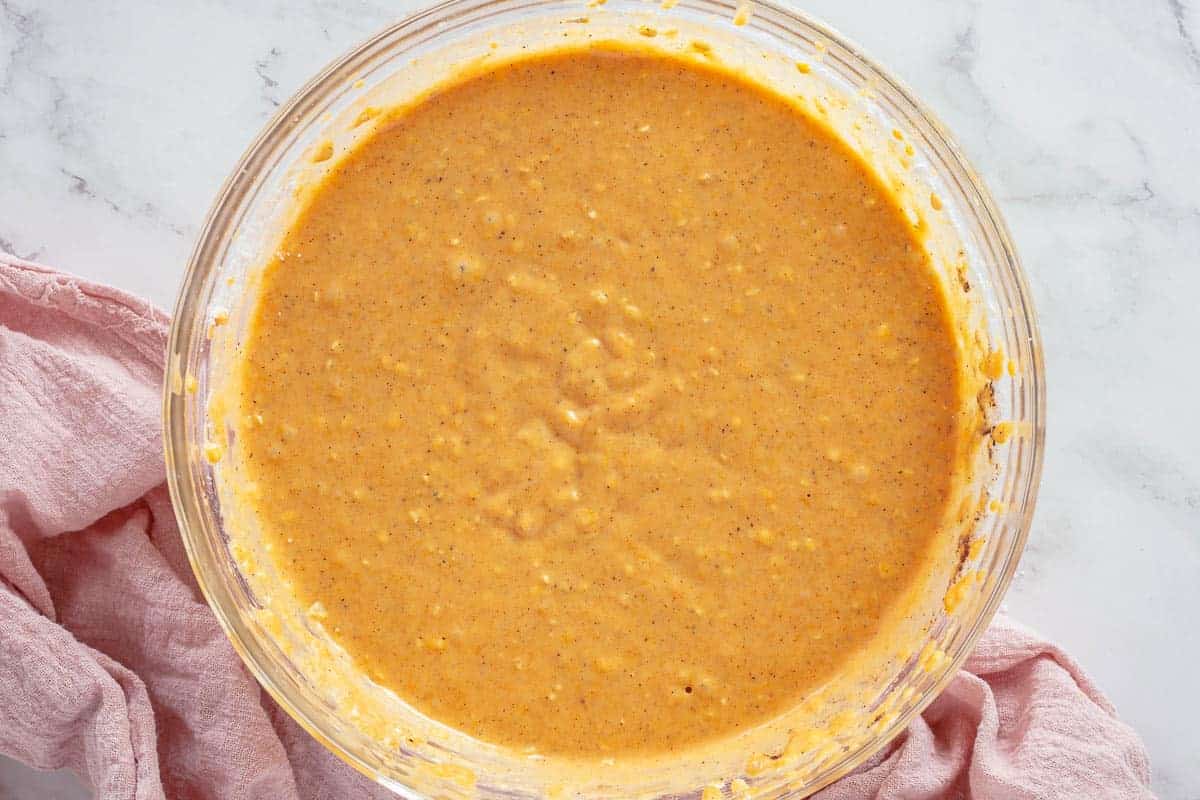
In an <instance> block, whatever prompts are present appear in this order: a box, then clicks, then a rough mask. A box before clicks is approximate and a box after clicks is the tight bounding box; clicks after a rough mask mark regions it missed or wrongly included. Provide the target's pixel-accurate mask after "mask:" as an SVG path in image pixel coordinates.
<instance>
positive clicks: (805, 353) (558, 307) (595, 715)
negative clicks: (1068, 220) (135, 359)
mask: <svg viewBox="0 0 1200 800" xmlns="http://www.w3.org/2000/svg"><path fill="white" fill-rule="evenodd" d="M697 62H698V60H697ZM697 62H692V61H684V60H677V59H675V58H673V57H667V56H654V55H649V54H639V53H636V52H634V51H616V50H596V49H592V50H580V51H573V52H566V53H558V54H543V55H539V56H531V57H529V58H527V59H525V60H521V61H518V62H515V63H512V64H509V65H506V66H503V67H500V68H497V69H494V70H492V71H481V72H476V73H473V74H471V75H469V76H466V77H464V78H463V79H462V80H461V81H460V82H458V83H456V84H454V85H452V86H450V87H449V88H445V89H443V90H441V91H439V92H438V93H436V94H434V95H432V96H430V97H429V98H427V99H425V100H424V101H422V102H420V103H418V104H417V105H415V106H414V107H412V108H409V109H407V110H404V111H402V112H396V113H395V114H394V115H393V116H392V117H391V118H389V119H387V120H384V121H383V122H382V123H381V124H380V125H379V127H378V128H377V130H376V131H375V132H374V133H373V134H372V135H370V137H369V138H368V139H367V140H366V141H365V142H364V143H362V144H361V145H359V146H358V147H357V148H356V149H355V150H354V152H352V153H350V154H349V155H348V156H347V157H346V158H345V159H344V160H343V161H341V162H340V163H338V164H337V165H336V166H335V167H334V168H333V169H332V170H331V172H330V173H329V174H328V176H327V177H326V178H325V179H324V180H323V183H322V184H321V185H320V186H319V187H318V189H317V190H316V191H315V192H314V194H313V195H312V197H311V199H310V201H309V204H308V206H307V207H306V208H305V209H304V210H303V211H302V213H301V214H300V215H299V217H298V219H297V221H296V223H295V224H294V226H293V227H292V229H291V230H290V231H288V232H287V235H286V237H285V241H284V243H283V246H282V247H281V248H280V250H279V253H278V254H277V256H276V257H275V260H273V261H272V262H271V263H270V264H268V265H267V268H266V271H265V273H264V275H263V283H262V293H261V298H260V299H259V301H258V305H257V308H256V311H255V314H254V317H253V320H252V325H251V330H250V332H249V335H248V341H247V343H246V345H245V350H244V352H245V356H244V358H245V361H244V374H243V377H242V378H241V382H240V388H239V391H240V404H241V408H242V411H243V412H244V413H245V415H246V417H247V422H246V424H244V425H242V426H240V429H239V431H238V435H239V446H240V447H241V448H242V452H243V453H244V456H243V458H244V461H245V464H246V468H247V470H248V473H249V474H248V477H250V478H251V479H253V480H254V481H256V482H257V483H258V485H259V488H260V492H259V494H258V500H257V512H258V515H259V516H260V518H261V520H262V524H263V527H264V530H265V535H266V536H267V538H268V540H269V541H270V543H271V545H272V548H273V555H274V556H275V558H276V560H277V562H278V566H279V569H280V570H282V571H283V572H284V573H286V574H287V575H288V576H289V577H290V578H291V579H292V580H293V581H294V583H295V587H296V591H297V593H298V595H299V599H300V601H301V602H302V603H303V604H305V605H306V606H307V605H309V604H314V603H315V604H318V605H316V606H315V607H314V612H315V613H318V614H319V615H320V616H322V618H323V622H324V624H325V626H326V628H327V629H328V630H329V631H330V632H331V634H332V635H333V636H334V637H335V638H336V640H337V641H338V642H339V643H340V644H341V645H342V646H344V647H345V648H346V650H347V651H348V652H349V653H350V654H351V655H352V656H353V657H354V658H355V659H357V661H358V662H359V663H360V664H361V666H362V668H363V669H364V670H365V671H366V672H367V673H368V674H369V675H370V676H371V677H372V678H373V679H374V680H376V681H377V682H379V683H380V684H383V685H385V686H388V687H390V688H392V689H393V690H395V691H396V692H397V693H398V694H399V695H400V696H401V697H403V698H404V699H406V700H407V701H409V702H411V703H412V704H413V705H414V706H416V707H417V708H418V709H420V710H422V711H423V712H425V713H427V714H428V715H430V716H431V717H433V718H435V719H437V720H440V721H443V722H445V723H447V724H449V725H452V726H454V727H456V728H459V729H461V730H463V731H465V732H467V733H469V734H472V735H474V736H477V737H479V738H481V739H484V740H487V741H491V742H495V743H499V744H504V745H512V746H517V747H532V748H536V749H537V750H539V751H541V752H545V753H558V754H569V755H578V756H594V755H599V754H611V753H651V752H665V751H668V750H672V749H676V748H681V747H685V746H687V745H689V744H694V743H697V742H699V741H702V740H709V739H712V738H714V737H718V736H722V735H726V734H730V733H732V732H735V731H737V730H740V729H743V728H746V727H748V726H751V725H753V724H755V723H758V722H761V721H764V720H766V719H768V718H770V717H773V716H775V715H777V714H779V713H781V712H783V711H785V710H786V709H788V708H789V707H790V706H792V705H794V704H795V703H797V702H798V701H799V700H800V699H801V698H803V697H804V695H805V693H806V692H807V691H809V690H811V689H813V688H814V687H815V686H817V685H819V684H820V683H821V682H822V681H824V680H826V679H828V678H829V677H830V676H831V675H833V674H834V673H835V672H836V671H837V670H838V668H839V665H841V664H842V663H843V662H844V660H845V659H846V657H847V655H848V654H850V653H852V652H854V651H855V650H856V649H858V648H862V647H866V646H869V645H870V643H871V642H872V640H873V639H874V638H875V637H877V636H878V635H879V634H880V628H881V625H882V624H883V622H882V621H883V620H884V619H885V615H886V612H887V611H888V610H889V608H890V607H891V605H892V604H894V603H895V602H896V598H898V597H899V596H901V595H902V594H903V592H904V591H905V589H906V588H907V587H909V586H911V585H912V584H913V582H914V580H916V579H917V578H918V577H919V576H920V575H921V571H922V569H923V565H924V564H925V563H926V561H927V558H928V557H929V555H930V549H931V548H932V547H933V545H934V542H935V541H937V536H936V532H937V530H938V526H939V524H940V521H941V517H942V514H943V510H944V506H945V505H946V503H947V502H948V497H947V495H948V492H949V487H950V482H951V477H952V475H953V473H954V470H955V469H956V463H955V458H956V454H955V444H954V443H955V436H956V428H955V426H956V417H955V410H956V408H958V399H957V394H956V392H957V391H958V384H957V382H956V375H957V372H958V370H957V362H956V359H957V355H956V350H955V346H954V343H953V337H952V333H951V324H950V319H949V317H948V313H947V309H946V306H945V304H944V300H943V296H942V294H941V290H940V288H939V286H938V284H937V281H936V279H935V277H934V275H933V272H932V270H931V268H930V265H929V263H928V258H927V256H926V255H925V251H924V250H923V248H922V247H921V245H920V244H919V242H918V240H917V239H916V236H915V232H914V230H913V227H912V224H911V223H910V222H909V221H908V220H907V219H906V218H905V217H904V216H903V215H902V213H901V212H900V210H899V208H898V206H897V205H896V203H895V202H894V201H893V199H892V197H891V196H890V194H889V193H888V191H886V190H885V189H884V188H883V187H882V186H881V185H880V184H879V183H878V182H877V181H876V180H875V178H873V177H872V176H871V174H870V173H869V172H868V169H867V168H866V167H865V166H864V165H863V163H861V161H860V160H859V159H858V157H856V156H855V155H853V154H852V153H851V151H850V150H849V149H848V148H847V147H846V146H845V145H844V144H843V143H842V142H841V141H839V140H838V139H837V138H835V136H834V135H833V134H832V133H830V132H829V131H828V130H827V129H826V128H825V127H824V126H823V125H822V124H820V123H818V122H816V121H814V120H813V119H811V118H809V117H808V116H806V115H805V114H804V113H802V112H801V111H800V110H798V109H797V108H796V107H794V106H793V105H791V104H789V103H788V102H786V101H784V100H782V99H781V98H779V97H777V96H775V95H773V94H771V93H769V92H768V91H767V90H765V89H763V88H760V87H758V86H756V85H754V84H751V83H749V82H747V81H746V80H744V79H742V78H740V77H738V76H736V75H734V74H730V73H727V72H724V71H722V70H721V69H719V68H717V67H715V66H712V65H705V64H701V63H697Z"/></svg>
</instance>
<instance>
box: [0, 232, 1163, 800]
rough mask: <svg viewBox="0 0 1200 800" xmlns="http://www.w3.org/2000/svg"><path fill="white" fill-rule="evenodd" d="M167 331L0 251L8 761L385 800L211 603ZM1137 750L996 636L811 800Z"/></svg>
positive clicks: (0, 678)
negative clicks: (166, 463) (255, 660)
mask: <svg viewBox="0 0 1200 800" xmlns="http://www.w3.org/2000/svg"><path fill="white" fill-rule="evenodd" d="M166 326H167V317H166V315H164V314H163V313H162V312H161V311H158V310H156V309H155V308H153V307H152V306H151V305H150V304H149V303H147V302H145V301H143V300H139V299H137V298H135V297H131V296H129V295H127V294H125V293H123V292H121V291H118V290H115V289H110V288H106V287H102V286H97V285H94V284H89V283H87V282H85V281H82V280H78V279H75V278H72V277H69V276H67V275H63V274H60V273H57V272H53V271H51V270H48V269H46V268H44V267H40V266H37V265H34V264H30V263H27V262H24V261H21V260H19V259H15V258H13V257H11V256H6V255H4V254H3V253H0V753H3V754H5V755H8V756H10V757H13V758H16V759H18V760H20V761H23V762H25V763H26V764H29V765H31V766H33V767H37V768H39V769H54V768H60V767H69V768H70V769H72V770H74V771H75V772H77V773H78V774H79V775H80V776H81V778H82V779H83V780H84V782H85V783H87V784H89V785H90V786H91V787H92V788H93V790H94V792H95V795H96V796H97V797H98V798H103V800H134V799H135V798H136V800H153V798H171V799H172V800H184V799H185V798H186V799H187V800H193V799H195V800H208V799H209V798H211V799H212V800H240V799H241V798H254V799H255V800H257V799H258V798H262V799H263V800H293V799H297V800H298V799H299V798H305V799H306V800H307V799H308V798H314V799H315V798H319V799H320V800H342V798H355V800H357V799H358V798H387V797H391V796H392V795H391V794H390V793H388V792H387V791H385V790H384V789H382V788H380V787H378V786H375V785H374V784H372V783H370V782H369V781H368V780H367V779H366V778H363V777H362V776H360V775H359V774H358V773H356V772H355V771H354V770H352V769H351V768H349V767H347V766H346V765H344V764H342V762H340V761H338V760H337V759H336V758H335V757H334V756H332V755H331V754H329V753H328V752H327V751H326V750H325V749H324V748H322V747H321V746H320V745H319V744H317V743H316V742H315V741H314V740H313V739H312V738H311V737H309V736H308V735H307V734H306V733H305V732H304V731H303V730H301V729H300V728H299V727H298V726H297V725H296V724H295V723H294V722H293V721H292V720H291V719H290V718H289V717H287V715H285V714H283V713H282V712H281V711H280V710H279V709H278V707H277V706H276V705H275V704H274V703H273V702H272V701H271V699H270V698H269V697H267V696H266V695H265V693H263V692H262V690H261V689H260V688H259V686H258V684H257V683H255V681H254V679H253V678H252V677H250V675H249V674H248V673H247V672H246V670H245V669H244V668H243V666H242V664H241V662H240V661H239V659H238V657H237V655H236V654H235V653H234V651H233V648H232V647H231V646H230V644H229V642H228V641H227V640H226V639H225V636H224V634H223V633H222V632H221V629H220V628H219V627H218V625H217V622H216V619H215V618H214V616H213V615H212V613H211V612H210V611H209V609H208V607H207V606H206V605H205V603H204V600H203V598H202V597H201V596H200V593H199V590H198V588H197V585H196V582H195V580H194V578H193V576H192V573H191V570H190V568H189V566H188V563H187V560H186V557H185V555H184V552H183V546H182V544H181V542H180V538H179V532H178V530H177V528H176V525H175V517H174V514H173V512H172V509H171V503H170V499H169V498H168V496H167V491H166V488H165V486H164V484H163V481H164V472H163V458H162V444H161V435H160V421H159V408H160V391H161V390H160V386H161V383H162V378H163V361H164V353H165V344H166ZM1148 785H1149V765H1148V761H1147V757H1146V753H1145V750H1144V748H1143V747H1142V744H1141V742H1140V740H1139V739H1138V738H1137V736H1136V734H1134V733H1133V731H1131V730H1130V729H1129V728H1128V727H1127V726H1126V725H1125V724H1124V723H1122V722H1121V721H1120V720H1118V719H1117V718H1116V715H1115V712H1114V710H1113V707H1112V706H1111V705H1110V704H1109V702H1108V701H1107V700H1106V699H1105V698H1104V696H1103V695H1102V694H1101V693H1100V691H1099V690H1098V689H1097V688H1096V687H1095V686H1094V685H1093V684H1092V683H1091V681H1089V680H1088V678H1087V677H1086V676H1085V675H1084V674H1083V672H1082V671H1081V670H1080V669H1079V667H1078V665H1076V664H1075V662H1074V661H1072V660H1071V659H1070V657H1068V656H1067V655H1066V654H1065V653H1063V652H1062V651H1061V650H1059V649H1058V648H1056V647H1054V646H1053V645H1051V644H1049V643H1047V642H1045V641H1043V640H1041V639H1040V638H1038V637H1037V636H1036V635H1035V634H1033V633H1032V632H1030V631H1028V630H1026V629H1025V628H1022V627H1020V626H1019V625H1017V624H1015V623H1012V622H1009V621H1007V620H1005V619H1003V618H1000V619H997V620H996V621H995V623H993V625H992V627H991V629H990V630H989V631H988V632H987V634H985V636H984V637H983V639H982V640H981V641H980V643H979V646H978V647H977V648H976V650H975V653H974V655H973V656H972V657H971V659H970V660H969V661H968V662H967V666H966V670H964V671H963V672H961V673H960V674H959V675H958V676H957V677H956V678H955V680H954V682H953V683H952V684H951V685H950V687H949V688H948V689H947V690H946V692H945V693H944V694H943V695H942V696H941V697H940V698H939V699H938V700H937V701H936V702H934V703H933V704H932V705H931V706H930V707H929V708H928V709H927V710H926V711H925V713H924V714H923V715H922V717H921V718H920V719H918V720H917V721H916V722H914V723H913V724H912V725H911V726H910V727H909V729H908V730H907V731H906V732H905V733H904V734H903V735H901V736H900V737H898V738H897V739H896V740H895V741H894V742H893V743H892V744H891V745H890V746H889V748H888V749H887V750H886V751H885V752H884V753H882V754H880V755H879V756H877V757H876V758H875V759H873V760H872V761H871V762H870V763H869V764H867V765H866V766H864V767H863V768H862V769H860V770H859V771H858V772H857V773H856V774H854V775H852V776H850V777H847V778H845V779H843V780H842V781H840V782H838V783H836V784H834V785H833V786H830V787H828V788H827V789H825V790H823V791H821V792H820V793H818V794H817V795H816V797H817V798H819V800H862V798H905V799H906V800H927V799H928V800H933V799H934V798H982V799H983V800H1025V799H1026V798H1029V799H1030V800H1032V798H1088V799H1089V800H1103V799H1105V798H1113V800H1117V799H1118V798H1119V799H1120V800H1126V799H1127V798H1150V797H1152V795H1151V793H1150V791H1149V789H1148Z"/></svg>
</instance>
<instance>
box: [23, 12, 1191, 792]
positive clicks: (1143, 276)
mask: <svg viewBox="0 0 1200 800" xmlns="http://www.w3.org/2000/svg"><path fill="white" fill-rule="evenodd" d="M416 5H417V4H416V3H414V2H412V0H401V2H397V3H391V4H385V3H382V2H378V3H376V2H357V1H356V0H300V2H296V3H289V2H284V1H283V0H257V1H256V2H234V1H233V0H224V1H223V0H208V1H207V2H204V1H202V0H181V1H180V2H174V3H157V2H152V1H151V0H110V2H107V3H103V4H101V3H74V2H67V0H53V1H48V0H0V248H3V249H5V250H8V251H10V252H13V253H16V254H18V255H21V256H25V257H30V258H36V259H39V260H42V261H44V262H46V263H50V264H55V265H57V266H60V267H62V268H64V269H68V270H72V271H75V272H79V273H82V274H84V275H86V276H88V277H90V278H94V279H96V280H100V281H105V282H108V283H112V284H116V285H118V286H122V287H124V288H126V289H129V290H131V291H133V292H137V293H139V294H142V295H145V296H148V297H150V298H152V299H153V300H154V301H156V302H157V303H158V304H160V305H162V306H164V307H170V305H171V304H172V303H173V300H174V293H175V290H176V287H177V285H178V282H179V279H180V276H181V274H182V270H183V266H184V263H185V261H186V258H187V255H188V253H189V251H190V248H191V246H192V243H193V239H194V237H195V234H196V232H197V230H198V228H199V225H200V223H201V222H202V220H203V216H204V213H205V211H206V210H207V207H208V205H209V203H210V202H211V200H212V198H213V196H214V195H215V193H216V190H217V188H218V186H219V185H220V183H221V181H222V180H223V179H224V177H225V175H226V172H227V171H228V170H229V169H230V167H231V166H232V165H233V163H234V162H235V161H236V159H237V158H238V156H239V155H240V153H241V151H242V149H243V148H244V147H245V146H246V144H248V143H249V141H250V140H251V138H252V137H253V136H254V135H255V133H257V131H258V129H259V128H260V127H261V125H262V124H263V123H264V122H265V120H266V119H267V117H268V116H269V115H270V114H271V113H272V112H273V111H274V109H275V108H276V107H277V106H278V105H279V104H280V103H281V102H282V101H283V100H285V99H286V98H287V97H288V96H289V95H290V94H291V93H292V92H294V91H295V90H296V89H297V88H299V86H300V85H301V84H302V83H303V82H304V81H305V80H306V79H307V77H308V76H310V75H311V74H313V73H314V72H315V71H316V70H317V69H318V68H319V67H321V66H322V65H323V64H325V63H326V62H328V61H329V60H330V59H332V58H333V57H335V56H336V55H337V54H339V53H340V52H342V51H343V50H345V49H346V48H347V47H349V46H350V45H352V44H354V43H355V42H357V41H359V40H361V39H362V38H364V37H366V36H367V35H368V34H370V33H372V32H374V31H375V30H377V29H378V28H380V27H382V26H383V25H385V24H387V23H388V22H391V21H394V20H395V19H398V18H400V17H401V16H403V15H404V14H405V13H407V12H408V11H411V10H413V9H415V8H416ZM804 7H805V8H806V10H808V11H810V12H812V13H813V14H815V15H816V16H818V17H821V18H823V19H825V20H827V21H829V22H830V23H832V24H833V25H834V26H835V27H836V28H838V29H839V30H841V31H843V32H844V33H845V34H847V35H849V36H850V37H851V38H853V39H856V40H858V41H859V42H860V43H861V44H862V45H864V47H865V48H866V50H867V52H869V53H871V54H872V55H873V56H874V57H876V58H877V59H879V60H880V61H882V62H883V63H884V64H885V65H887V66H889V67H890V68H891V69H892V70H893V71H894V72H895V73H896V74H898V75H900V76H901V77H902V78H903V79H904V80H906V81H907V82H908V83H909V84H910V85H911V86H912V87H913V88H914V89H915V91H916V92H917V94H918V96H920V97H922V98H923V99H924V100H925V101H926V102H927V103H928V104H929V105H930V106H931V107H932V108H933V109H934V110H935V112H936V113H937V114H938V115H939V116H940V117H941V118H942V119H943V120H944V121H945V122H946V123H947V125H948V126H949V128H950V129H951V130H952V131H954V132H955V134H956V136H957V138H958V139H959V141H960V143H961V144H962V146H963V149H964V150H965V151H966V153H967V154H968V156H969V157H970V158H971V160H972V161H973V162H974V164H975V165H976V167H977V168H978V169H979V171H980V172H981V173H982V174H983V176H984V178H985V180H986V181H987V182H988V184H989V185H990V187H991V189H992V191H993V192H994V194H995V195H996V196H997V198H998V199H999V201H1000V204H1001V206H1002V208H1003V210H1004V213H1005V214H1006V216H1007V218H1008V222H1009V224H1010V226H1011V228H1012V230H1013V233H1014V236H1015V239H1016V241H1017V244H1018V247H1019V249H1020V251H1021V254H1022V256H1023V259H1024V261H1025V265H1026V269H1027V272H1028V274H1029V278H1030V282H1031V284H1032V286H1033V290H1034V294H1035V299H1036V302H1037V306H1038V311H1039V314H1040V318H1041V323H1042V329H1043V335H1044V338H1045V346H1046V360H1047V369H1048V375H1049V407H1050V418H1049V435H1048V444H1047V458H1046V469H1045V477H1044V483H1043V489H1042V495H1041V503H1040V508H1039V512H1038V517H1037V521H1036V523H1035V528H1034V532H1033V536H1032V538H1031V540H1030V545H1029V549H1028V552H1027V554H1026V557H1025V559H1024V562H1023V565H1022V570H1021V573H1020V574H1019V576H1018V578H1017V581H1016V583H1015V584H1014V586H1013V589H1012V591H1011V592H1010V594H1009V597H1008V603H1007V605H1008V610H1009V611H1010V613H1012V614H1013V615H1014V616H1016V617H1018V618H1021V619H1023V620H1025V621H1026V622H1028V623H1030V624H1032V625H1033V626H1035V627H1037V628H1039V629H1040V630H1042V631H1043V632H1045V633H1046V634H1048V635H1050V636H1052V637H1053V638H1055V639H1056V640H1058V641H1059V642H1061V643H1062V644H1063V645H1064V646H1065V647H1066V648H1067V650H1068V651H1070V652H1071V653H1072V654H1073V655H1074V656H1075V657H1076V658H1077V659H1078V660H1079V661H1080V662H1081V663H1082V664H1083V665H1084V666H1085V668H1086V669H1087V670H1088V671H1089V672H1090V674H1091V675H1092V676H1093V677H1094V678H1095V679H1096V680H1097V681H1098V683H1099V684H1100V686H1101V687H1103V689H1104V690H1105V691H1106V692H1107V693H1108V694H1109V695H1110V697H1111V698H1112V699H1113V701H1114V703H1115V704H1116V706H1117V708H1118V709H1119V711H1120V713H1121V715H1122V717H1123V718H1124V719H1126V720H1127V721H1128V722H1129V723H1130V724H1131V725H1133V726H1134V727H1135V728H1136V729H1138V730H1139V731H1140V732H1141V734H1142V735H1143V737H1144V738H1145V740H1146V742H1147V745H1148V747H1149V750H1150V753H1151V757H1152V760H1153V766H1154V772H1155V787H1156V789H1157V791H1158V792H1159V793H1160V794H1161V796H1162V797H1163V798H1165V799H1166V800H1200V755H1198V753H1200V736H1198V735H1197V734H1196V733H1195V730H1196V727H1195V724H1194V722H1195V720H1196V719H1198V718H1200V692H1197V690H1196V688H1195V675H1196V666H1195V665H1196V664H1197V663H1198V662H1200V634H1198V633H1197V626H1196V624H1195V621H1194V619H1193V617H1194V616H1195V614H1196V613H1197V612H1198V611H1200V432H1198V429H1197V426H1196V424H1195V423H1194V422H1193V417H1194V415H1195V411H1196V408H1197V404H1198V402H1200V401H1198V399H1197V398H1198V397H1200V377H1198V368H1200V352H1198V350H1200V255H1198V254H1200V193H1198V192H1197V187H1198V186H1200V4H1197V3H1196V2H1195V0H1160V1H1157V2H1156V1H1155V0H1147V2H1138V3H1130V2H1125V1H1124V0H1086V1H1085V0H1045V2H1040V3H1034V2H1022V1H1020V0H998V1H995V2H991V1H989V2H982V0H979V1H977V2H951V1H950V0H912V1H911V2H907V3H904V4H880V3H874V2H867V1H866V0H856V1H855V2H847V0H805V2H804ZM28 780H29V778H28V776H25V775H24V774H23V773H22V772H21V771H20V770H17V769H16V768H14V767H13V766H12V765H11V764H8V765H5V764H3V763H0V789H4V790H5V791H6V792H8V794H6V796H10V795H11V796H14V797H19V798H21V797H30V798H32V797H44V796H61V797H71V796H74V795H75V794H76V792H73V791H72V789H71V788H70V786H69V785H67V783H64V782H62V781H61V779H59V780H60V783H56V784H55V785H54V787H53V788H50V789H45V788H43V789H31V788H24V789H23V788H21V787H28V786H30V785H32V784H27V783H26V781H28ZM22 791H25V792H28V793H27V794H24V795H22V794H21V793H20V792H22ZM37 792H42V793H40V794H39V793H37ZM48 792H53V794H47V793H48Z"/></svg>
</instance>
